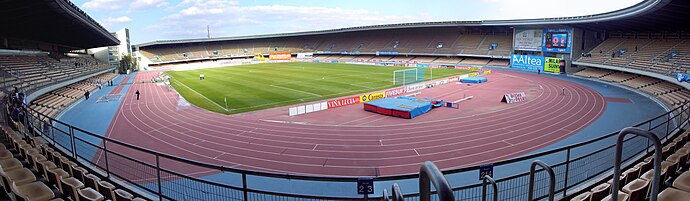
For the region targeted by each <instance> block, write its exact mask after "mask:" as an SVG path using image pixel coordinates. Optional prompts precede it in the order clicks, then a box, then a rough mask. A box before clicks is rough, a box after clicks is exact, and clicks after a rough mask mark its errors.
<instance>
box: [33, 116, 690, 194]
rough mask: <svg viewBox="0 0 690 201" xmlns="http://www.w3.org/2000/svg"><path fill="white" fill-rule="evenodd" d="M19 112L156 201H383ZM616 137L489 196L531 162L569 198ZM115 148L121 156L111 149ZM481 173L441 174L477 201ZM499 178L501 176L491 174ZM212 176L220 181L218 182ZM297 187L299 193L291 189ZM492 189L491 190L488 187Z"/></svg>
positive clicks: (509, 165)
mask: <svg viewBox="0 0 690 201" xmlns="http://www.w3.org/2000/svg"><path fill="white" fill-rule="evenodd" d="M689 108H690V105H689V104H683V105H682V106H680V107H677V108H675V109H673V110H671V111H669V112H667V113H665V114H662V115H659V116H657V117H655V118H652V119H650V120H647V121H645V122H642V123H640V124H637V125H635V127H640V128H643V129H646V130H648V131H651V132H653V133H655V134H656V135H657V136H659V138H660V139H662V142H667V141H668V139H669V138H671V137H673V136H672V135H671V134H673V133H676V132H677V131H679V130H680V129H681V128H683V127H684V126H685V125H687V123H688V119H689V116H690V115H689V113H688V109H689ZM24 112H26V113H27V114H29V115H26V116H27V118H25V119H24V121H25V122H24V124H26V125H27V127H28V128H31V130H32V131H33V132H35V133H37V134H39V135H41V136H42V137H43V138H44V139H46V140H47V141H48V143H49V144H51V145H54V146H55V147H57V148H58V150H61V151H63V152H65V154H66V155H71V156H72V157H73V158H75V159H77V160H78V161H79V162H80V163H82V164H85V166H87V167H89V168H91V170H92V171H91V172H96V173H98V174H100V176H101V177H105V178H108V179H111V180H114V181H119V182H123V183H124V184H125V185H130V186H132V187H134V188H136V189H138V190H140V191H142V192H143V194H146V195H147V196H149V197H151V198H155V199H158V200H366V199H371V200H381V199H382V197H381V196H380V195H378V196H373V197H372V198H365V197H364V196H357V195H355V196H352V195H348V194H347V193H344V194H343V195H345V196H343V195H337V194H338V193H333V194H329V193H327V194H324V193H323V192H311V193H301V192H304V191H305V190H308V189H309V186H322V187H323V186H326V187H328V188H332V189H338V188H344V189H345V190H344V191H348V192H350V191H351V192H354V191H355V186H356V185H355V184H356V182H357V178H349V177H319V176H306V175H289V174H278V173H270V172H260V171H251V170H243V169H238V168H230V167H224V166H219V165H212V164H206V163H201V162H197V161H194V160H190V159H186V158H181V157H177V156H172V155H168V154H165V153H161V152H157V151H153V150H149V149H145V148H142V147H138V146H134V145H130V144H127V143H124V142H121V141H118V140H112V139H109V138H104V137H102V136H100V135H97V134H93V133H90V132H88V131H85V130H82V129H80V128H76V127H74V126H72V125H69V124H66V123H64V122H61V121H59V120H56V119H52V118H50V117H46V116H44V115H43V114H40V113H38V112H37V111H35V110H32V109H26V110H25V111H24ZM616 134H617V132H614V133H610V134H607V135H603V136H601V137H598V138H595V139H591V140H588V141H585V142H580V143H577V144H573V145H569V146H565V147H561V148H557V149H553V150H548V151H544V152H539V153H534V154H529V155H526V156H522V157H518V158H513V159H510V160H505V161H500V162H497V163H494V164H493V166H494V168H495V171H494V172H495V173H494V178H500V179H496V180H495V181H496V184H497V186H498V188H499V190H498V195H495V194H494V193H489V194H488V195H487V196H488V197H489V198H488V199H493V196H498V198H499V199H500V200H526V199H527V196H528V185H527V184H528V183H529V181H530V177H529V174H530V173H529V165H530V164H531V162H532V161H534V160H536V159H539V160H542V161H544V162H545V163H547V164H549V165H550V166H551V167H552V168H553V171H554V173H555V178H556V181H555V184H556V185H555V187H554V188H555V193H556V196H557V197H565V196H569V195H570V193H573V192H577V190H578V188H580V187H582V186H583V185H590V184H591V182H593V181H600V180H602V179H603V178H604V177H606V176H607V175H609V174H610V173H611V172H612V170H613V167H614V166H613V165H614V157H613V156H614V153H615V140H616V136H617V135H616ZM624 145H625V146H624V147H625V148H624V150H623V153H624V154H623V156H622V159H623V164H626V165H627V166H630V165H631V164H632V162H634V161H636V160H639V159H640V158H641V157H642V156H644V155H645V154H647V153H649V150H650V149H649V147H650V146H651V144H650V142H649V140H647V139H646V138H642V137H638V136H634V137H629V138H626V139H625V140H624ZM113 149H116V150H120V151H118V152H114V151H112V150H113ZM592 150H594V151H592ZM190 170H194V172H196V173H201V174H197V175H189V174H187V172H189V171H190ZM478 171H479V166H472V167H463V168H458V169H452V170H445V171H443V174H444V175H445V176H446V178H448V181H449V182H450V183H451V184H452V186H455V187H453V188H452V190H453V195H454V197H455V198H456V199H457V200H481V199H482V184H481V180H479V178H478V177H477V175H478V174H477V173H478ZM501 173H502V174H505V176H496V175H497V174H501ZM217 175H223V176H222V177H216V176H217ZM418 177H419V175H418V174H408V175H399V176H386V177H377V178H374V182H375V186H379V187H381V188H385V186H391V185H390V184H392V183H399V184H400V185H401V188H402V189H403V191H405V190H406V189H407V190H410V189H418V187H419V186H417V181H418V180H417V178H418ZM219 178H222V179H219ZM534 181H535V184H534V197H535V198H539V199H543V198H546V197H547V195H548V192H549V185H548V183H549V178H548V176H547V174H546V172H545V171H538V172H536V177H535V180H534ZM266 186H273V187H276V188H277V189H276V188H266ZM295 186H296V188H293V187H295ZM489 188H493V187H489ZM376 191H377V192H381V191H382V190H379V189H377V190H376ZM489 192H493V191H492V189H491V190H489ZM432 199H438V197H432ZM405 200H419V193H416V192H414V191H412V192H411V193H410V192H408V193H407V194H406V195H405Z"/></svg>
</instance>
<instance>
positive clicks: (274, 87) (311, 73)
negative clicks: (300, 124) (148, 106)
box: [166, 62, 471, 114]
mask: <svg viewBox="0 0 690 201" xmlns="http://www.w3.org/2000/svg"><path fill="white" fill-rule="evenodd" d="M403 69H409V68H406V67H384V66H371V65H354V64H332V63H300V62H295V63H264V64H250V65H241V66H231V67H221V68H207V69H198V70H188V71H168V72H166V73H167V74H168V75H170V76H171V77H172V78H171V85H172V86H173V87H174V88H175V90H177V91H178V92H179V93H180V94H181V95H182V96H183V97H184V98H185V99H186V100H187V101H189V102H190V103H192V104H194V105H196V106H198V107H201V108H204V109H207V110H210V111H214V112H218V113H223V114H235V113H242V112H248V111H253V110H260V109H266V108H272V107H278V106H284V105H291V104H296V103H301V102H310V101H316V100H324V99H329V98H335V97H341V96H347V95H352V94H359V93H364V92H371V91H376V90H381V89H387V88H392V87H395V86H394V85H393V71H396V70H403ZM423 69H424V71H425V72H424V74H425V76H424V77H425V79H427V80H429V79H430V78H431V72H430V69H428V68H423ZM470 72H471V71H468V70H456V69H433V78H434V79H438V78H443V77H449V76H453V75H460V74H467V73H470ZM201 73H203V74H204V76H205V79H204V80H199V75H200V74H201ZM226 98H227V109H226V104H225V100H226Z"/></svg>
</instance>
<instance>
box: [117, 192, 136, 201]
mask: <svg viewBox="0 0 690 201" xmlns="http://www.w3.org/2000/svg"><path fill="white" fill-rule="evenodd" d="M132 199H134V196H133V195H132V194H131V193H129V192H127V191H124V190H121V189H115V200H117V201H131V200H132Z"/></svg>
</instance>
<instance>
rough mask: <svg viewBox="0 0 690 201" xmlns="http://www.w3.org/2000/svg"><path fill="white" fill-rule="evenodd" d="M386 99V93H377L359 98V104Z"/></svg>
mask: <svg viewBox="0 0 690 201" xmlns="http://www.w3.org/2000/svg"><path fill="white" fill-rule="evenodd" d="M385 97H386V92H376V93H370V94H365V95H361V96H359V102H360V103H365V102H369V101H373V100H378V99H383V98H385Z"/></svg>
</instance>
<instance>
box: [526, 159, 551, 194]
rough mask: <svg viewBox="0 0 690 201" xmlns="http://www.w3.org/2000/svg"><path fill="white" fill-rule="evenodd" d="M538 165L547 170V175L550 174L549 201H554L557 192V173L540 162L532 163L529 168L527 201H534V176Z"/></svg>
mask: <svg viewBox="0 0 690 201" xmlns="http://www.w3.org/2000/svg"><path fill="white" fill-rule="evenodd" d="M537 165H538V166H541V168H542V169H544V170H546V173H549V201H553V198H554V192H555V191H556V190H555V186H556V173H554V172H553V169H551V166H549V165H547V164H546V163H544V162H542V161H540V160H536V161H534V162H532V165H530V168H529V190H528V192H527V200H529V201H532V200H534V174H535V173H536V168H537Z"/></svg>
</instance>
